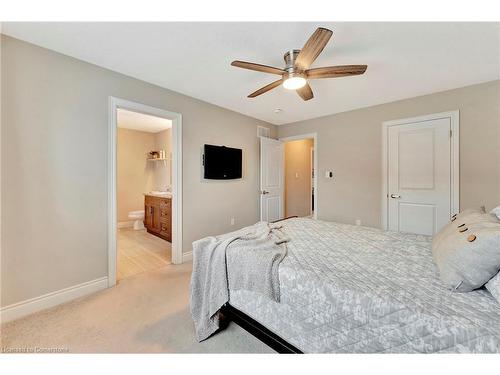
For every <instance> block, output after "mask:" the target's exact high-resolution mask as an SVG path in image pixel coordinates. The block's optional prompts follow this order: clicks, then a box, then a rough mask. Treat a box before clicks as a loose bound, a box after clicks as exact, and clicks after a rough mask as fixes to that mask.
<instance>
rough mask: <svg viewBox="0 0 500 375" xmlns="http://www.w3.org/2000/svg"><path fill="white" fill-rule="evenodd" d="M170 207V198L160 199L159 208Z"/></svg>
mask: <svg viewBox="0 0 500 375" xmlns="http://www.w3.org/2000/svg"><path fill="white" fill-rule="evenodd" d="M171 207H172V202H171V201H170V199H168V200H167V199H162V200H161V201H160V208H165V209H169V210H170V209H171Z"/></svg>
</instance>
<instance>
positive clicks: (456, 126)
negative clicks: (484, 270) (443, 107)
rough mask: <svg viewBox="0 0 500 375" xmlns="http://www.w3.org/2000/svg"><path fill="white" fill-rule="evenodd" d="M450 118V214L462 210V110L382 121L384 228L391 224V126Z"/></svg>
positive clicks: (382, 214)
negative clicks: (389, 203)
mask: <svg viewBox="0 0 500 375" xmlns="http://www.w3.org/2000/svg"><path fill="white" fill-rule="evenodd" d="M443 118H449V119H450V124H451V137H450V142H451V144H450V150H451V166H450V167H451V177H450V180H451V181H450V190H451V191H450V210H451V212H450V215H453V214H456V213H458V212H459V210H460V111H458V110H456V111H449V112H441V113H434V114H430V115H424V116H417V117H410V118H404V119H398V120H391V121H384V122H383V123H382V197H381V198H382V201H381V202H382V206H381V207H382V212H381V223H382V229H383V230H387V228H388V225H389V212H388V209H389V205H388V198H389V195H388V194H389V192H388V186H389V175H388V163H389V158H388V156H389V155H388V151H389V149H388V141H389V139H388V137H389V128H390V127H391V126H398V125H405V124H412V123H418V122H422V123H424V122H425V121H431V120H439V119H443Z"/></svg>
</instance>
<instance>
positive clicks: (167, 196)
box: [144, 191, 172, 198]
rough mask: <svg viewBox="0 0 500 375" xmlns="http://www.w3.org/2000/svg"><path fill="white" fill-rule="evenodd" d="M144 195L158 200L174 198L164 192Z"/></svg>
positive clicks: (151, 192) (152, 192)
mask: <svg viewBox="0 0 500 375" xmlns="http://www.w3.org/2000/svg"><path fill="white" fill-rule="evenodd" d="M144 195H145V196H149V197H158V198H172V193H170V192H163V191H150V192H149V193H144Z"/></svg>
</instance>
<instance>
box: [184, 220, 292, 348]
mask: <svg viewBox="0 0 500 375" xmlns="http://www.w3.org/2000/svg"><path fill="white" fill-rule="evenodd" d="M280 229H281V225H276V224H268V223H266V222H260V223H257V224H255V225H253V226H250V227H246V228H243V229H241V230H239V231H236V232H232V233H228V234H225V235H222V236H217V237H206V238H203V239H201V240H198V241H195V242H193V274H192V276H191V315H192V317H193V320H194V324H195V328H196V336H197V338H198V341H202V340H205V339H206V338H208V337H209V336H210V335H211V334H213V333H214V332H215V331H217V329H218V328H219V316H218V312H219V310H220V308H221V307H222V306H223V305H224V304H225V303H226V302H228V301H229V289H233V290H237V289H246V290H250V291H254V292H258V293H262V294H264V295H266V296H268V297H269V298H272V299H273V300H275V301H277V302H279V295H280V293H279V276H278V267H279V264H280V263H281V261H282V260H283V258H284V257H285V255H286V251H287V250H286V242H287V241H288V239H287V238H286V237H285V236H284V234H283V232H282V231H281V230H280Z"/></svg>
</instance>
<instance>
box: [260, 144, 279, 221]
mask: <svg viewBox="0 0 500 375" xmlns="http://www.w3.org/2000/svg"><path fill="white" fill-rule="evenodd" d="M284 162H285V147H284V144H283V142H281V141H277V140H275V139H271V138H264V137H262V138H260V219H261V220H263V221H269V222H271V221H276V220H280V219H283V217H284V211H285V210H284V195H285V183H284V182H285V178H284Z"/></svg>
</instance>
